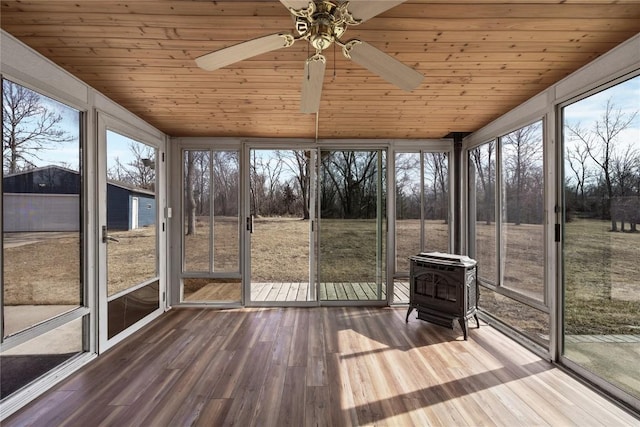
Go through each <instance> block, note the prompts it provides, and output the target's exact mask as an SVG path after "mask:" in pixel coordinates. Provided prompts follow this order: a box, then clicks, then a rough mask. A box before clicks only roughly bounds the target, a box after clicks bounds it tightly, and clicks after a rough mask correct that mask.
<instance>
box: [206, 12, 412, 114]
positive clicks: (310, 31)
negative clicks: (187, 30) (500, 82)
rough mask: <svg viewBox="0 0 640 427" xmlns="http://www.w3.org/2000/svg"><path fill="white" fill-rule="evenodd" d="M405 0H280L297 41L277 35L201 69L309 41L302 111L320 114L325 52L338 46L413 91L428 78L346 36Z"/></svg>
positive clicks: (214, 55) (219, 55)
mask: <svg viewBox="0 0 640 427" xmlns="http://www.w3.org/2000/svg"><path fill="white" fill-rule="evenodd" d="M404 1H405V0H401V1H398V0H377V1H371V0H351V1H345V2H340V1H336V0H316V1H303V0H280V2H281V3H282V4H283V5H284V6H286V7H287V8H288V9H289V12H290V13H291V14H292V15H293V17H294V20H295V29H296V32H297V33H298V35H297V36H294V35H292V34H284V33H277V34H271V35H268V36H264V37H260V38H257V39H253V40H249V41H246V42H243V43H239V44H236V45H233V46H230V47H227V48H224V49H221V50H218V51H215V52H211V53H208V54H206V55H203V56H201V57H199V58H197V59H196V64H197V65H198V67H200V68H202V69H204V70H207V71H213V70H217V69H218V68H222V67H226V66H227V65H231V64H234V63H236V62H239V61H243V60H245V59H249V58H252V57H254V56H257V55H260V54H263V53H267V52H271V51H273V50H277V49H281V48H285V47H289V46H291V45H293V44H294V43H295V42H296V41H297V40H303V39H304V40H306V41H307V42H308V43H309V44H310V45H311V46H312V47H313V48H314V49H315V54H314V55H313V56H311V57H310V58H308V59H307V60H306V61H305V65H304V77H303V81H302V99H301V102H300V111H301V112H303V113H316V112H318V109H319V107H320V98H321V94H322V85H323V82H324V72H325V68H326V59H325V57H324V55H322V51H323V50H325V49H327V48H328V47H329V46H331V45H332V44H334V43H335V44H336V45H338V46H340V47H341V48H342V52H343V54H344V56H345V57H347V58H349V59H351V60H353V61H354V62H356V63H357V64H359V65H361V66H363V67H364V68H366V69H368V70H369V71H371V72H373V73H375V74H377V75H379V76H380V77H382V78H383V79H385V80H387V81H388V82H389V83H392V84H394V85H395V86H398V87H399V88H401V89H403V90H406V91H411V90H413V89H415V88H416V87H418V86H419V85H420V83H421V82H422V79H423V75H422V74H420V73H419V72H417V71H415V70H414V69H412V68H411V67H408V66H407V65H405V64H403V63H402V62H400V61H398V60H396V59H395V58H393V57H391V56H389V55H388V54H386V53H385V52H383V51H381V50H379V49H377V48H376V47H374V46H372V45H370V44H369V43H366V42H363V41H361V40H357V39H353V40H349V41H347V42H346V43H345V42H342V41H341V40H340V37H342V35H343V34H344V33H345V32H346V30H347V28H348V27H349V26H352V25H359V24H361V23H362V22H364V21H366V20H367V19H370V18H373V17H374V16H376V15H378V14H380V13H382V12H384V11H386V10H388V9H390V8H392V7H394V6H396V5H398V4H400V3H403V2H404Z"/></svg>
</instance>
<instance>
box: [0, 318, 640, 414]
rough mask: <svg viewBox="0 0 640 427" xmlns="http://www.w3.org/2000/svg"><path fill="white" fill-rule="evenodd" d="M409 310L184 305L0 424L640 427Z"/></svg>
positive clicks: (524, 359)
mask: <svg viewBox="0 0 640 427" xmlns="http://www.w3.org/2000/svg"><path fill="white" fill-rule="evenodd" d="M405 313H406V309H402V308H383V309H377V308H362V307H358V308H338V307H334V308H274V309H266V308H262V309H237V310H211V309H174V310H171V311H170V312H168V313H167V314H166V315H165V316H163V317H162V318H161V319H160V320H158V321H157V322H156V323H154V324H153V325H151V326H150V327H148V328H146V329H144V330H143V331H141V332H139V333H138V334H136V335H135V336H133V337H131V338H130V339H128V340H126V341H124V342H123V343H122V344H120V345H119V346H117V347H116V348H114V349H112V350H111V351H109V352H107V353H106V354H104V355H102V356H100V357H99V358H98V359H97V360H96V361H95V362H93V363H92V364H90V365H88V366H86V367H85V368H84V369H82V370H81V371H79V372H77V373H76V374H74V375H73V376H72V377H70V378H69V379H67V380H66V381H64V382H63V383H61V384H60V385H58V386H57V387H55V388H54V389H53V390H52V391H50V392H48V393H47V394H45V395H44V396H42V397H41V398H39V399H37V400H36V401H35V402H33V403H32V404H31V405H29V406H28V407H26V408H25V409H23V410H22V411H21V412H18V413H17V414H14V415H13V416H12V417H10V418H9V419H7V420H5V421H3V425H4V426H25V425H36V426H52V425H56V426H57V425H65V426H89V425H91V426H94V425H95V426H97V425H117V426H164V425H166V426H182V425H203V426H218V425H240V426H248V425H259V426H287V425H291V426H304V425H323V426H349V425H401V426H406V425H420V426H426V425H445V426H450V425H455V426H463V425H503V426H529V425H562V426H565V425H581V426H582V425H606V426H624V425H634V424H635V425H638V423H639V421H638V419H636V418H634V417H632V416H631V415H630V414H628V413H626V412H624V411H623V410H621V409H619V408H618V407H617V406H615V405H614V404H612V403H611V402H609V401H608V400H606V399H604V398H602V397H601V396H599V395H598V394H597V393H595V392H594V391H592V390H591V389H589V388H587V387H585V386H584V385H582V384H581V383H579V382H578V381H576V380H574V379H573V378H571V377H570V376H569V375H567V374H566V373H564V372H563V371H561V370H559V369H557V368H555V367H554V366H553V365H551V364H549V363H547V362H545V361H543V360H541V359H540V358H538V357H537V356H535V355H533V354H532V353H530V352H529V351H527V350H526V349H524V348H523V347H521V346H520V345H518V344H517V343H515V342H513V341H511V340H510V339H508V338H506V337H505V336H503V335H501V334H500V333H499V332H497V331H496V330H494V329H493V328H491V327H489V326H486V325H485V326H483V327H481V328H480V329H475V328H473V329H471V331H470V337H469V340H468V341H462V337H461V331H460V330H459V329H458V330H449V329H446V328H442V327H439V326H435V325H431V324H428V323H425V322H422V321H419V320H416V319H415V318H413V317H412V319H411V320H410V321H409V323H405V321H404V316H405Z"/></svg>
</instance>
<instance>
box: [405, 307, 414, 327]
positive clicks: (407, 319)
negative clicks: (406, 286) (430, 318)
mask: <svg viewBox="0 0 640 427" xmlns="http://www.w3.org/2000/svg"><path fill="white" fill-rule="evenodd" d="M412 311H413V307H412V306H409V310H407V317H406V319H404V323H409V315H410V314H411V312H412Z"/></svg>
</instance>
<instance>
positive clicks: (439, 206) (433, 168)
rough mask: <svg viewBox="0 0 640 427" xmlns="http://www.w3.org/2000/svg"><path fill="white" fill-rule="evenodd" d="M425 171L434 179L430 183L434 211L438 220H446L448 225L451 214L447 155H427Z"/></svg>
mask: <svg viewBox="0 0 640 427" xmlns="http://www.w3.org/2000/svg"><path fill="white" fill-rule="evenodd" d="M424 160H425V169H426V170H427V171H429V172H430V173H431V176H432V179H430V180H429V181H430V182H431V184H432V190H433V200H432V201H431V203H433V207H432V209H433V210H434V213H435V212H437V214H436V215H435V216H436V217H437V219H442V220H444V222H445V223H447V220H448V215H447V213H448V212H449V210H448V205H447V204H448V200H449V191H448V188H447V187H448V183H449V179H448V165H447V154H446V153H427V154H426V155H425V158H424Z"/></svg>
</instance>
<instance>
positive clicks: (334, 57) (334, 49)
mask: <svg viewBox="0 0 640 427" xmlns="http://www.w3.org/2000/svg"><path fill="white" fill-rule="evenodd" d="M335 79H336V44H335V43H334V44H333V80H335Z"/></svg>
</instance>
